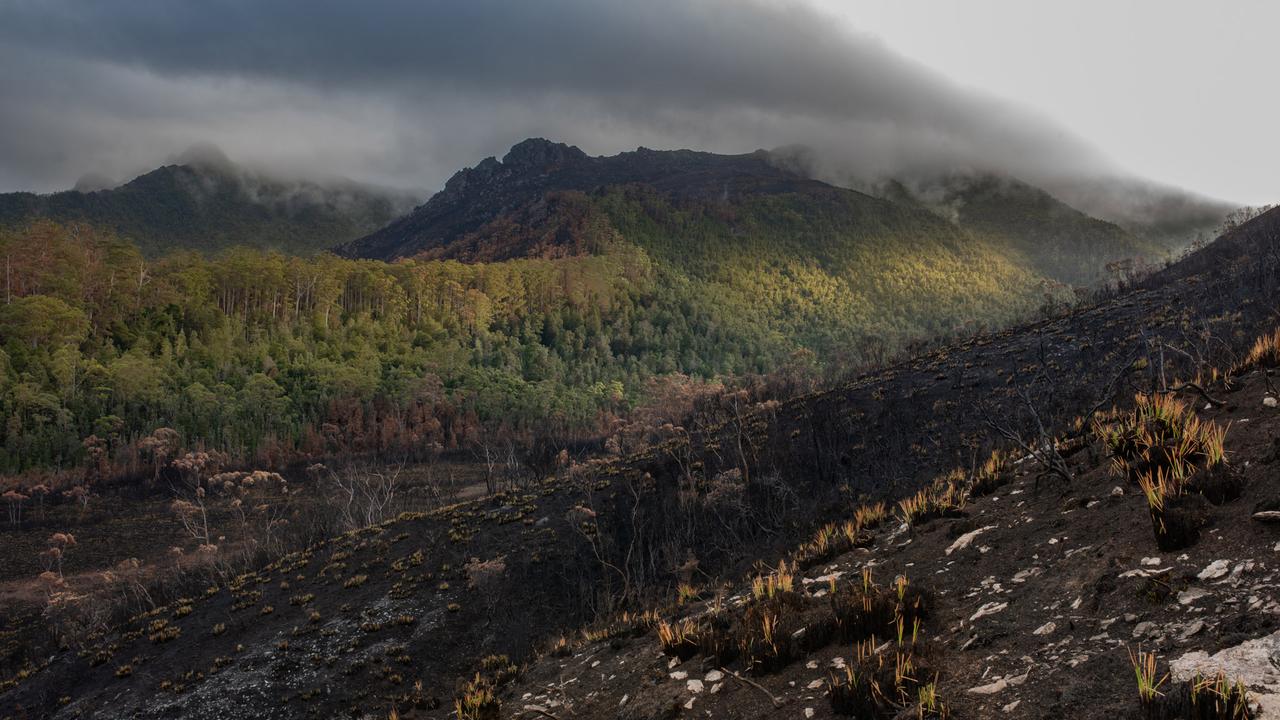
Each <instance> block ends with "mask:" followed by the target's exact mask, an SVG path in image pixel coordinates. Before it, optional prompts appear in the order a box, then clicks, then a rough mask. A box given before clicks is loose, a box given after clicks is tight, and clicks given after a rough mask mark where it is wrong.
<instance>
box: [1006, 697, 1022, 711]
mask: <svg viewBox="0 0 1280 720" xmlns="http://www.w3.org/2000/svg"><path fill="white" fill-rule="evenodd" d="M1021 704H1022V701H1021V700H1014V701H1013V702H1011V703H1009V704H1008V705H1005V706H1004V707H1003V708H1001V710H1003V711H1005V712H1007V713H1011V712H1013V711H1014V710H1017V709H1018V706H1019V705H1021Z"/></svg>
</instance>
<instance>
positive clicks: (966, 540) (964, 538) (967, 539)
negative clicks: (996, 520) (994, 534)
mask: <svg viewBox="0 0 1280 720" xmlns="http://www.w3.org/2000/svg"><path fill="white" fill-rule="evenodd" d="M995 528H996V526H995V525H988V526H986V527H980V528H978V529H977V530H970V531H969V532H967V533H965V534H963V535H961V536H960V537H958V538H956V541H955V542H953V543H951V546H950V547H948V548H947V549H946V550H943V551H942V552H943V553H944V554H946V555H950V554H951V553H953V552H956V551H957V550H963V549H965V548H967V547H969V545H971V544H972V543H973V539H974V538H976V537H978V536H979V535H981V534H982V533H984V532H986V531H988V530H994V529H995Z"/></svg>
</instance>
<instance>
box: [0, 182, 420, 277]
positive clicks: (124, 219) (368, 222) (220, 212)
mask: <svg viewBox="0 0 1280 720" xmlns="http://www.w3.org/2000/svg"><path fill="white" fill-rule="evenodd" d="M406 206H407V202H406V198H405V196H404V195H403V194H400V193H393V192H390V191H383V190H379V189H375V188H370V187H365V186H361V185H359V184H356V183H352V182H338V183H331V184H321V183H313V182H291V181H283V180H276V179H273V178H269V177H266V176H263V175H260V174H257V173H253V172H250V171H247V170H244V169H243V168H239V167H236V166H234V165H232V164H230V163H228V162H225V161H224V162H201V161H199V160H194V161H192V162H190V163H188V164H178V165H166V166H164V167H161V168H158V169H156V170H153V171H151V172H149V173H146V174H145V175H141V176H139V177H137V178H135V179H133V180H131V181H129V182H128V183H125V184H123V185H121V186H119V187H116V188H111V189H104V190H97V191H93V192H81V191H79V190H68V191H65V192H58V193H52V194H49V195H36V194H34V193H6V194H3V195H0V226H5V225H7V226H14V225H21V224H23V223H25V222H28V221H30V220H32V219H35V218H48V219H52V220H56V221H59V222H87V223H90V224H93V225H95V226H99V227H102V228H109V229H111V230H114V231H115V232H117V233H119V234H121V235H122V236H125V237H126V238H128V239H130V240H132V241H134V242H135V243H136V244H137V245H138V246H139V247H140V248H141V249H142V251H143V253H144V254H146V255H148V256H153V257H154V256H158V255H162V254H165V253H167V252H169V251H172V250H179V249H189V250H198V251H201V252H214V251H217V250H221V249H223V248H227V247H231V246H233V245H245V246H250V247H257V248H263V249H274V250H281V251H285V252H290V253H295V254H312V253H315V252H317V251H320V250H324V249H326V248H328V247H331V246H333V245H336V244H338V243H340V242H344V241H347V240H350V239H352V238H353V237H358V236H360V235H361V234H363V233H366V232H368V231H369V230H371V229H373V228H377V227H380V226H382V225H384V224H386V223H387V222H388V221H390V220H391V219H392V218H394V217H396V215H398V214H399V213H400V212H402V211H403V209H404V208H405V207H406Z"/></svg>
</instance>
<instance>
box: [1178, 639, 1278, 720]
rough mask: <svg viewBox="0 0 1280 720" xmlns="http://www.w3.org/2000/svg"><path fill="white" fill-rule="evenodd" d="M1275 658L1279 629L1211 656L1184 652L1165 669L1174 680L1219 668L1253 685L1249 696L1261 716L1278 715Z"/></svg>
mask: <svg viewBox="0 0 1280 720" xmlns="http://www.w3.org/2000/svg"><path fill="white" fill-rule="evenodd" d="M1276 657H1280V632H1275V633H1272V634H1270V635H1267V636H1265V637H1260V638H1257V639H1255V640H1248V641H1246V642H1243V643H1241V644H1239V645H1236V646H1234V647H1229V648H1227V649H1225V650H1223V651H1221V652H1218V653H1215V654H1213V655H1209V654H1208V653H1206V652H1204V651H1202V650H1197V651H1195V652H1190V653H1187V654H1186V655H1183V656H1182V657H1180V658H1178V659H1176V660H1174V661H1173V662H1172V663H1170V665H1169V670H1170V673H1171V674H1172V675H1173V678H1174V679H1175V680H1188V679H1190V678H1191V677H1192V676H1193V675H1195V673H1197V672H1199V673H1201V674H1203V675H1214V674H1216V673H1217V672H1218V671H1222V672H1224V673H1226V675H1227V677H1229V678H1231V680H1233V681H1234V680H1239V681H1241V682H1243V683H1244V684H1245V685H1248V686H1250V687H1251V688H1253V690H1254V692H1253V693H1251V696H1252V697H1253V699H1254V700H1255V701H1256V702H1257V703H1258V705H1259V707H1260V709H1261V710H1262V712H1261V713H1260V714H1261V716H1262V717H1267V718H1269V717H1280V667H1277V666H1276V663H1275V660H1274V659H1273V658H1276ZM1258 688H1263V690H1259V689H1258Z"/></svg>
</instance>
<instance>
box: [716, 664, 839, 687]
mask: <svg viewBox="0 0 1280 720" xmlns="http://www.w3.org/2000/svg"><path fill="white" fill-rule="evenodd" d="M817 666H818V665H817V663H814V667H815V668H816V667H817ZM723 679H724V673H722V672H720V671H719V670H712V671H711V672H709V673H707V675H706V677H704V678H702V680H703V681H704V682H709V683H714V682H720V681H721V680H723Z"/></svg>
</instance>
